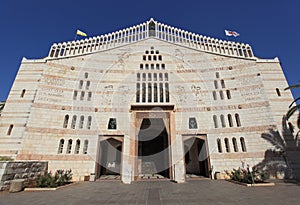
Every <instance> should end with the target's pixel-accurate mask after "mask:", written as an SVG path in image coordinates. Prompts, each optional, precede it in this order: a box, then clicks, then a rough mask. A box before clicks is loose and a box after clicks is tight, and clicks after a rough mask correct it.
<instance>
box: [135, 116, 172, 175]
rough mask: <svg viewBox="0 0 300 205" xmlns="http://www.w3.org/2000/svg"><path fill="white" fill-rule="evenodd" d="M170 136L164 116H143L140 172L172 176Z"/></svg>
mask: <svg viewBox="0 0 300 205" xmlns="http://www.w3.org/2000/svg"><path fill="white" fill-rule="evenodd" d="M169 167H170V160H169V136H168V132H167V129H166V125H165V123H164V120H163V118H143V119H142V123H141V126H140V129H139V133H138V173H139V176H140V177H142V178H143V177H147V176H148V177H149V178H151V176H154V175H156V176H157V178H170V168H169Z"/></svg>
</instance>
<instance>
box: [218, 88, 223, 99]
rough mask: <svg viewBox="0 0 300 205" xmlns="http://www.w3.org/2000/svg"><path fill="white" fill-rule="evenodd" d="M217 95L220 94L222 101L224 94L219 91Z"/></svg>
mask: <svg viewBox="0 0 300 205" xmlns="http://www.w3.org/2000/svg"><path fill="white" fill-rule="evenodd" d="M219 93H220V98H221V100H224V94H223V91H222V90H220V91H219Z"/></svg>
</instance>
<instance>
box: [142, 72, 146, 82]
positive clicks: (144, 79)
mask: <svg viewBox="0 0 300 205" xmlns="http://www.w3.org/2000/svg"><path fill="white" fill-rule="evenodd" d="M143 81H146V73H143Z"/></svg>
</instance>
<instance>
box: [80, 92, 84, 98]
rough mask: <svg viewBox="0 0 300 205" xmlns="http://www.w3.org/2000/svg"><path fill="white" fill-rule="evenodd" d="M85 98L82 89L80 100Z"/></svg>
mask: <svg viewBox="0 0 300 205" xmlns="http://www.w3.org/2000/svg"><path fill="white" fill-rule="evenodd" d="M83 99H84V91H81V95H80V100H83Z"/></svg>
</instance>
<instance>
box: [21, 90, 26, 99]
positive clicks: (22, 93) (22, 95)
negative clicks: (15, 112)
mask: <svg viewBox="0 0 300 205" xmlns="http://www.w3.org/2000/svg"><path fill="white" fill-rule="evenodd" d="M25 92H26V90H25V89H23V90H22V92H21V95H20V97H21V98H23V97H24V95H25Z"/></svg>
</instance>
